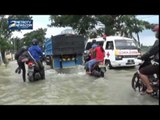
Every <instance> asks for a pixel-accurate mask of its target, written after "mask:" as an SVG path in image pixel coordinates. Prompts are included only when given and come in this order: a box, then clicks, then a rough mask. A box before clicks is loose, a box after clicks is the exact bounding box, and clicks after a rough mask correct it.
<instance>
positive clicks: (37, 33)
mask: <svg viewBox="0 0 160 120" xmlns="http://www.w3.org/2000/svg"><path fill="white" fill-rule="evenodd" d="M46 31H47V29H42V28H39V29H38V30H34V31H32V32H30V33H26V34H24V38H23V39H22V42H23V44H24V45H26V46H30V45H31V43H32V39H34V38H36V39H38V41H39V44H40V46H43V43H44V40H45V35H46Z"/></svg>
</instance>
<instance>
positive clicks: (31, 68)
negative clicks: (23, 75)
mask: <svg viewBox="0 0 160 120" xmlns="http://www.w3.org/2000/svg"><path fill="white" fill-rule="evenodd" d="M27 65H28V73H27V76H28V80H29V81H30V82H32V81H37V80H40V79H42V80H43V79H45V78H44V76H45V72H44V69H43V70H41V69H39V67H38V65H37V64H36V63H35V62H34V61H28V63H27Z"/></svg>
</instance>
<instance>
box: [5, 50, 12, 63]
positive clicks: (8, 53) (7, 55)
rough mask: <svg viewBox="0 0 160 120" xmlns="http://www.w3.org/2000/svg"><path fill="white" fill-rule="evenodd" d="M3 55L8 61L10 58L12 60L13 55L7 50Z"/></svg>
mask: <svg viewBox="0 0 160 120" xmlns="http://www.w3.org/2000/svg"><path fill="white" fill-rule="evenodd" d="M5 57H6V59H7V60H9V61H10V60H14V55H13V54H12V53H11V52H9V51H7V52H5Z"/></svg>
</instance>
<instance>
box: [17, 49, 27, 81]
mask: <svg viewBox="0 0 160 120" xmlns="http://www.w3.org/2000/svg"><path fill="white" fill-rule="evenodd" d="M27 49H28V48H27V46H23V47H22V48H21V49H19V50H18V51H17V52H16V54H15V60H17V64H18V68H17V69H16V70H15V72H16V73H18V74H20V73H21V69H22V78H23V81H24V82H25V81H26V68H25V62H23V61H22V58H24V57H26V56H27Z"/></svg>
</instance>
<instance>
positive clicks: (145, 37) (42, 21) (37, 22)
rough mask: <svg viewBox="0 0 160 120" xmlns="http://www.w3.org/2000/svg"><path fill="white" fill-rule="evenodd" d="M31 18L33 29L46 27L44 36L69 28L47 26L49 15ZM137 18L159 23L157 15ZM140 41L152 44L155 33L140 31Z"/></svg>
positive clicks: (24, 31) (19, 33)
mask: <svg viewBox="0 0 160 120" xmlns="http://www.w3.org/2000/svg"><path fill="white" fill-rule="evenodd" d="M31 16H32V19H33V30H37V29H38V28H47V32H46V36H45V37H46V38H48V37H51V35H53V36H54V35H57V34H60V33H61V31H63V30H65V29H67V28H70V27H65V28H63V27H58V28H57V27H48V26H47V25H48V24H50V23H51V21H50V20H49V15H31ZM137 18H138V19H140V20H145V21H148V22H150V23H154V24H159V15H138V16H137ZM31 31H32V30H22V31H21V32H13V35H12V37H19V38H23V35H24V34H25V33H28V32H31ZM139 36H140V42H141V43H142V44H143V45H147V46H149V45H153V44H154V42H155V33H154V32H152V31H151V30H144V31H143V32H142V33H139Z"/></svg>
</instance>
